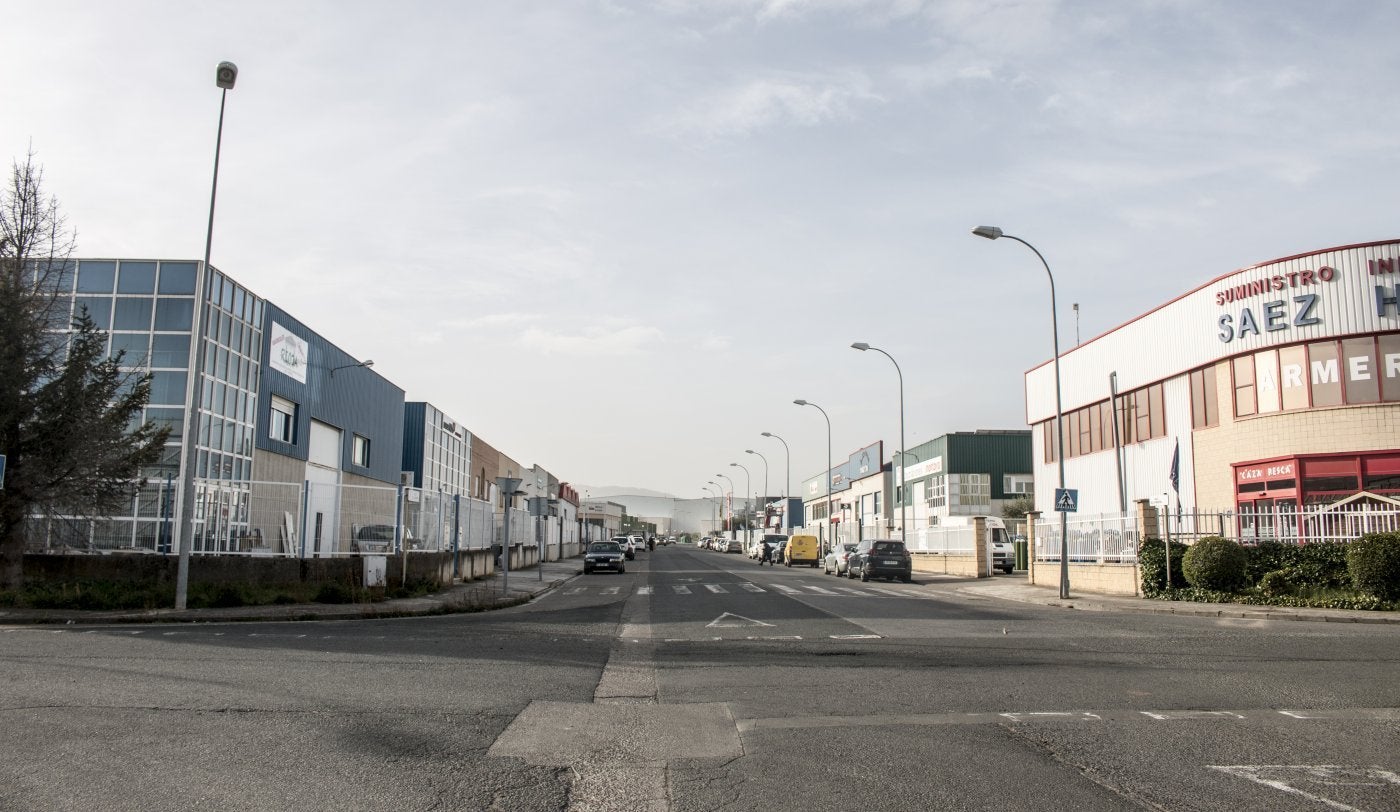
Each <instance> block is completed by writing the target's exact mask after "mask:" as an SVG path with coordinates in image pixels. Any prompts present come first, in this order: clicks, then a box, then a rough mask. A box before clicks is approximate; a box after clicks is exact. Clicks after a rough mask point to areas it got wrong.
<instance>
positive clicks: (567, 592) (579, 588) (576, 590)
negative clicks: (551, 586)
mask: <svg viewBox="0 0 1400 812" xmlns="http://www.w3.org/2000/svg"><path fill="white" fill-rule="evenodd" d="M587 589H588V587H583V586H576V587H574V588H573V589H566V590H564V594H565V595H577V594H579V593H580V592H585V591H587Z"/></svg>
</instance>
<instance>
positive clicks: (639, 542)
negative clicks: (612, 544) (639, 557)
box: [629, 536, 647, 553]
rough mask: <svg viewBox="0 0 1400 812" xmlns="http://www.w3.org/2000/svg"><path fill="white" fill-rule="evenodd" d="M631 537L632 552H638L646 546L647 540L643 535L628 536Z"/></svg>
mask: <svg viewBox="0 0 1400 812" xmlns="http://www.w3.org/2000/svg"><path fill="white" fill-rule="evenodd" d="M629 538H631V539H632V552H633V553H640V552H641V551H643V550H645V549H646V548H647V540H646V537H644V536H629Z"/></svg>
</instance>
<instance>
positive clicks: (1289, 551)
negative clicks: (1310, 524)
mask: <svg viewBox="0 0 1400 812" xmlns="http://www.w3.org/2000/svg"><path fill="white" fill-rule="evenodd" d="M1348 546H1349V545H1347V544H1344V543H1339V544H1334V543H1326V542H1319V543H1314V544H1281V543H1279V542H1277V541H1265V542H1261V543H1260V544H1258V545H1256V546H1252V547H1246V548H1245V553H1246V554H1247V555H1248V557H1249V563H1248V564H1247V565H1246V567H1245V573H1246V575H1247V576H1248V579H1249V583H1252V584H1258V583H1260V581H1261V579H1262V578H1263V577H1264V576H1265V575H1267V574H1268V573H1270V572H1275V571H1277V570H1287V571H1289V572H1290V573H1292V575H1293V580H1294V581H1295V582H1296V583H1298V584H1308V585H1310V586H1315V587H1321V588H1326V589H1343V588H1346V587H1349V586H1351V577H1350V576H1349V575H1348V574H1347V548H1348Z"/></svg>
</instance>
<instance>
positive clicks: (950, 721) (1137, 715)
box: [738, 708, 1400, 769]
mask: <svg viewBox="0 0 1400 812" xmlns="http://www.w3.org/2000/svg"><path fill="white" fill-rule="evenodd" d="M1328 712H1329V713H1331V714H1333V715H1332V716H1329V717H1327V718H1326V719H1318V720H1317V721H1337V720H1355V721H1366V722H1395V721H1400V709H1398V708H1349V709H1343V710H1332V711H1328ZM1173 713H1184V712H1181V711H1166V710H1163V711H1159V712H1147V711H1130V710H1114V711H1109V710H1092V711H1090V710H1079V711H1014V712H1004V713H995V712H974V713H917V714H909V715H880V714H875V715H869V716H785V717H778V718H769V719H763V718H756V719H741V720H738V724H739V732H740V733H747V732H750V731H753V730H759V729H763V730H778V729H802V728H820V727H882V726H886V725H923V726H937V725H975V724H1065V723H1073V724H1084V723H1088V724H1111V723H1123V722H1128V723H1133V722H1144V721H1145V720H1144V719H1143V716H1147V717H1148V718H1149V719H1152V720H1153V721H1173V717H1172V714H1173ZM1198 713H1199V714H1202V715H1197V716H1194V717H1190V718H1193V719H1196V720H1219V721H1237V720H1245V721H1250V720H1259V721H1263V720H1265V719H1276V718H1278V717H1277V715H1276V713H1277V712H1276V711H1275V710H1274V709H1272V708H1259V709H1256V710H1251V711H1245V712H1244V713H1245V714H1248V715H1242V714H1241V713H1240V712H1236V711H1200V712H1198ZM1204 714H1209V715H1204ZM1298 721H1311V720H1302V719H1300V720H1298ZM1147 724H1151V723H1150V722H1147ZM1251 769H1252V768H1251Z"/></svg>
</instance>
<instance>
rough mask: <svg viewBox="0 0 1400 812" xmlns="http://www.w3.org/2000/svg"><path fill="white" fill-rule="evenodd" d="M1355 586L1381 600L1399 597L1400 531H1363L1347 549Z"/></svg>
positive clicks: (1348, 567)
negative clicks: (1362, 534) (1365, 532)
mask: <svg viewBox="0 0 1400 812" xmlns="http://www.w3.org/2000/svg"><path fill="white" fill-rule="evenodd" d="M1347 572H1349V573H1350V574H1351V581H1352V583H1353V584H1354V585H1355V586H1356V588H1357V589H1358V590H1360V591H1362V592H1365V593H1367V594H1369V595H1375V596H1376V597H1377V598H1380V599H1381V600H1386V601H1391V600H1397V599H1400V533H1367V534H1366V535H1364V536H1362V537H1361V538H1360V539H1359V540H1357V541H1354V542H1352V543H1351V545H1350V549H1348V550H1347Z"/></svg>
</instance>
